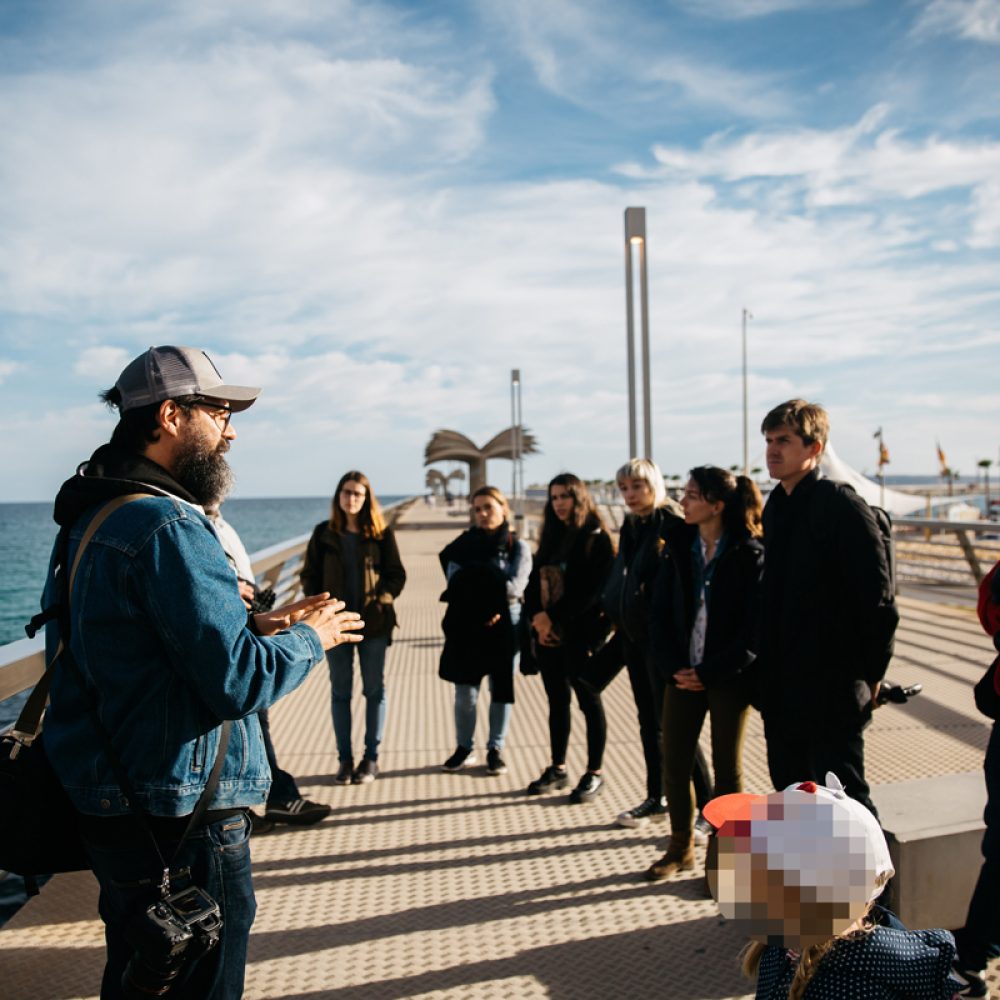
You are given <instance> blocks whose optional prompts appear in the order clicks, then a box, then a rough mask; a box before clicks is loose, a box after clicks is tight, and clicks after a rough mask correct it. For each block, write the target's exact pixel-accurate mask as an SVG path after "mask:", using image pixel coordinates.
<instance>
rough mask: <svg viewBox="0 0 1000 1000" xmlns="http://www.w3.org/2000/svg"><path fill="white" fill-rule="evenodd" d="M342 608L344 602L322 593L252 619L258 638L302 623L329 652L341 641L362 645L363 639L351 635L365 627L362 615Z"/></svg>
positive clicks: (264, 612)
mask: <svg viewBox="0 0 1000 1000" xmlns="http://www.w3.org/2000/svg"><path fill="white" fill-rule="evenodd" d="M345 607H346V605H345V604H344V602H343V601H338V600H336V599H335V598H334V599H331V598H330V595H329V594H328V593H322V594H315V595H314V596H312V597H304V598H303V599H302V600H301V601H294V602H293V603H291V604H286V605H285V606H284V607H281V608H275V609H274V610H272V611H262V612H261V613H260V614H257V615H254V620H255V621H256V623H257V631H258V632H260V634H261V635H274V634H275V633H276V632H280V631H281V630H282V629H286V628H289V627H290V626H292V625H294V624H295V623H296V622H302V623H303V624H304V625H308V626H309V627H310V628H311V629H312V630H313V631H314V632H315V633H316V634H317V635H318V636H319V639H320V642H321V643H322V644H323V648H324V649H332V648H333V647H334V646H337V645H339V644H340V643H342V642H361V640H362V639H363V638H364V636H361V635H353V634H352V633H353V632H354V631H356V630H357V629H362V628H364V627H365V623H364V622H363V621H362V620H361V615H359V614H358V613H357V612H355V611H344V608H345Z"/></svg>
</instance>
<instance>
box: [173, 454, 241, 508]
mask: <svg viewBox="0 0 1000 1000" xmlns="http://www.w3.org/2000/svg"><path fill="white" fill-rule="evenodd" d="M227 451H229V442H228V441H227V440H225V438H223V439H222V440H221V441H220V442H219V443H218V445H216V446H215V447H212V446H211V445H209V443H208V442H207V441H206V440H205V439H204V438H203V437H194V438H191V439H190V440H189V441H188V442H187V443H186V444H185V445H184V447H183V450H182V451H181V453H180V454H179V455H178V456H177V457H176V458H175V459H174V463H173V473H174V478H175V479H176V480H177V482H178V483H180V485H181V486H183V487H184V489H186V490H187V491H188V493H190V494H191V496H193V497H194V498H195V500H197V501H198V503H200V504H201V505H202V506H203V507H204V506H211V505H213V504H214V505H216V506H217V505H218V504H220V503H222V501H223V500H225V498H226V497H227V496H228V495H229V491H230V490H231V489H232V488H233V480H234V478H235V477H234V476H233V470H232V469H231V468H230V467H229V463H228V462H227V461H226V459H225V453H226V452H227Z"/></svg>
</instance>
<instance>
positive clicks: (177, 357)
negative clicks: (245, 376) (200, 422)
mask: <svg viewBox="0 0 1000 1000" xmlns="http://www.w3.org/2000/svg"><path fill="white" fill-rule="evenodd" d="M115 388H116V389H117V390H118V391H119V392H120V393H121V397H122V401H121V404H120V406H119V410H120V411H121V412H122V413H124V412H125V411H126V410H134V409H135V408H136V407H137V406H148V405H150V404H151V403H162V402H163V401H164V400H165V399H175V398H176V397H178V396H207V397H210V398H211V399H224V400H226V401H227V402H228V403H229V407H230V409H231V410H233V411H234V412H238V411H239V410H245V409H246V408H247V407H248V406H251V405H252V404H253V401H254V400H255V399H256V398H257V397H258V396H259V395H260V389H259V388H255V387H253V386H247V385H227V384H226V383H225V382H223V381H222V376H221V375H220V374H219V369H218V368H216V367H215V365H214V364H212V360H211V358H209V356H208V355H207V354H206V353H205V352H204V351H201V350H199V349H198V348H196V347H151V348H150V349H149V350H148V351H146V352H145V353H144V354H140V355H139V357H137V358H136V359H135V360H134V361H131V362H129V364H128V365H127V366H126V368H125V370H124V371H123V372H122V373H121V375H119V376H118V381H117V382H116V383H115Z"/></svg>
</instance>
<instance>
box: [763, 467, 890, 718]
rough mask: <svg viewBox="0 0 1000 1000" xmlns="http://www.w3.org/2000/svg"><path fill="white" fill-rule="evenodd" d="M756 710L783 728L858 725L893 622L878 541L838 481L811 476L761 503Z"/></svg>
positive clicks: (881, 668) (866, 514) (857, 500)
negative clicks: (759, 697) (760, 614)
mask: <svg viewBox="0 0 1000 1000" xmlns="http://www.w3.org/2000/svg"><path fill="white" fill-rule="evenodd" d="M764 551H765V563H764V582H763V621H762V625H763V631H762V638H761V647H760V649H761V657H762V660H763V672H762V678H763V687H762V692H761V694H762V698H763V711H764V714H765V716H772V717H774V718H775V720H776V721H778V720H781V723H782V725H783V726H784V727H785V728H787V727H788V726H789V725H792V726H794V725H795V724H796V720H799V721H800V722H801V725H802V726H804V727H813V726H815V725H831V724H832V725H835V726H836V725H841V724H843V725H848V726H851V727H854V726H858V725H861V724H863V722H864V721H865V719H866V718H867V717H869V716H870V714H871V709H872V706H871V697H870V691H869V686H870V685H872V684H874V683H876V682H877V681H880V680H881V679H882V678H883V677H884V676H885V672H886V670H887V668H888V666H889V660H890V659H891V657H892V650H893V637H894V635H895V631H896V625H897V624H898V622H899V613H898V611H897V610H896V606H895V602H894V599H893V596H892V587H891V576H890V572H889V566H888V559H887V556H886V551H885V546H884V543H883V540H882V535H881V532H880V530H879V527H878V523H877V522H876V520H875V516H874V514H873V513H872V511H871V508H870V507H869V506H868V504H867V503H865V501H864V500H862V499H861V497H859V496H858V495H857V493H855V491H854V490H853V489H852V488H851V487H850V486H848V485H846V484H844V483H836V482H833V481H831V480H825V479H820V478H819V474H818V473H817V472H816V471H813V472H811V473H810V474H809V475H808V476H806V478H805V479H803V480H802V481H801V482H800V483H799V484H798V485H797V486H796V487H795V489H794V490H793V491H792V493H791V495H789V494H786V493H785V491H784V489H783V488H782V487H781V486H778V487H776V488H775V489H774V490H773V491H772V492H771V495H770V497H769V498H768V501H767V504H766V505H765V507H764Z"/></svg>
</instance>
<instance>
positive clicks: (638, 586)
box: [602, 507, 684, 646]
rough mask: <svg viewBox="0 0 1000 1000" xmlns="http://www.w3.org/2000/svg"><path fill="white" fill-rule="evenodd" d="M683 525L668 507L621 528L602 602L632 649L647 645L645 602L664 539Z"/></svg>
mask: <svg viewBox="0 0 1000 1000" xmlns="http://www.w3.org/2000/svg"><path fill="white" fill-rule="evenodd" d="M683 523H684V519H683V518H680V517H678V516H677V515H676V514H675V513H674V512H673V511H671V510H670V509H669V508H668V507H657V508H656V509H655V510H654V511H653V513H652V514H650V516H649V517H647V518H645V519H644V520H640V519H639V518H637V517H634V516H632V515H629V516H627V517H626V518H625V523H624V524H622V530H621V537H620V538H619V542H618V555H617V556H616V557H615V561H614V565H613V566H612V567H611V570H610V572H609V573H608V579H607V582H606V583H605V585H604V593H603V595H602V602H603V605H604V610H605V612H606V613H607V615H608V617H609V618H610V619H611V620H612V621H613V622H614V623H615V625H617V626H618V628H619V629H620V630H621V631H622V632H623V633H624V635H625V637H626V638H628V639H629V640H630V641H631V642H633V643H635V644H636V645H640V646H645V645H646V644H647V642H648V637H649V610H650V608H649V599H650V594H651V590H652V585H653V580H654V579H655V577H656V574H657V572H658V570H659V565H660V552H661V550H662V548H663V545H664V539H665V535H666V533H667V532H668V531H669V530H670V529H671V528H673V527H676V526H677V525H682V524H683Z"/></svg>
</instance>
